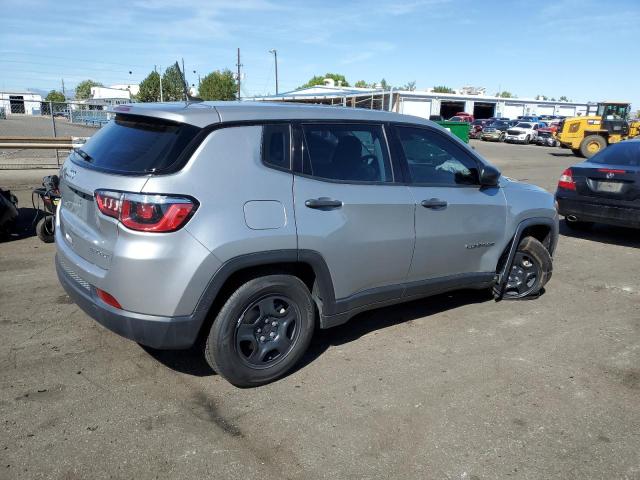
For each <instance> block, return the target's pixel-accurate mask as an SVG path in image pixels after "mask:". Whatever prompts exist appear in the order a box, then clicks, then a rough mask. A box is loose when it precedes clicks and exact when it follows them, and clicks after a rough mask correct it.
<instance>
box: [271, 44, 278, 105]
mask: <svg viewBox="0 0 640 480" xmlns="http://www.w3.org/2000/svg"><path fill="white" fill-rule="evenodd" d="M269 53H273V59H274V61H275V62H276V95H278V51H277V50H276V49H275V48H274V49H272V50H269Z"/></svg>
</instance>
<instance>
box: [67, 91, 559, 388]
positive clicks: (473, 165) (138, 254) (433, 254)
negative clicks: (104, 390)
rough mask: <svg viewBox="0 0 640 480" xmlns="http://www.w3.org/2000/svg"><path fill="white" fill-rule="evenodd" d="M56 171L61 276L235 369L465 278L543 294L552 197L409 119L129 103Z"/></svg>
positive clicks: (92, 310)
mask: <svg viewBox="0 0 640 480" xmlns="http://www.w3.org/2000/svg"><path fill="white" fill-rule="evenodd" d="M114 112H115V114H116V115H115V118H114V119H113V120H112V121H111V122H110V123H109V124H108V125H106V126H105V127H103V128H102V129H101V130H100V131H98V132H97V133H96V134H95V135H94V136H93V137H92V138H91V139H90V140H89V141H88V142H87V143H86V144H85V145H84V146H83V147H82V148H81V149H77V150H75V151H74V152H72V153H71V155H70V156H69V158H68V159H67V160H66V162H65V163H64V165H63V167H62V170H61V187H60V188H61V192H62V203H61V205H60V207H59V214H58V215H57V220H56V221H57V225H56V229H55V231H56V245H57V257H56V267H57V271H58V276H59V278H60V281H61V283H62V285H63V286H64V288H65V289H66V291H67V293H68V294H69V295H70V296H71V298H72V299H73V300H74V301H75V302H76V303H77V304H78V305H79V306H80V307H81V308H82V309H83V310H84V311H85V312H86V313H87V314H88V315H90V316H91V317H93V318H94V319H96V320H97V321H98V322H99V323H100V324H102V325H104V326H105V327H107V328H108V329H110V330H112V331H114V332H116V333H118V334H120V335H122V336H124V337H127V338H130V339H132V340H135V341H136V342H139V343H141V344H144V345H147V346H150V347H152V348H158V349H181V348H188V347H190V346H192V345H194V344H197V343H198V344H199V342H198V341H199V340H202V342H203V344H204V351H205V355H206V358H207V361H208V362H209V363H210V365H211V367H212V368H213V369H214V370H215V371H216V372H218V373H219V374H221V375H222V376H224V377H225V378H226V379H228V380H229V381H230V382H231V383H233V384H235V385H238V386H255V385H260V384H264V383H266V382H269V381H272V380H274V379H276V378H278V377H280V376H282V375H283V374H285V373H286V372H287V371H288V370H289V369H291V368H292V367H293V366H294V365H295V364H296V362H298V361H299V360H300V358H301V357H302V355H303V354H304V352H305V350H306V348H307V346H308V345H309V342H310V340H311V337H312V334H313V331H314V328H316V326H319V328H328V327H332V326H334V325H339V324H342V323H344V322H346V321H347V320H348V319H349V318H350V317H353V316H354V315H355V314H357V313H359V312H362V311H364V310H368V309H372V308H377V307H381V306H384V305H390V304H394V303H400V302H405V301H408V300H413V299H416V298H420V297H426V296H429V295H434V294H438V293H442V292H445V291H449V290H454V289H461V288H475V289H491V288H492V289H493V292H494V295H495V296H496V298H524V297H530V296H535V295H538V294H539V292H540V290H541V289H542V287H543V286H544V285H545V283H546V282H547V281H548V280H549V278H550V276H551V254H552V253H553V250H554V247H555V245H556V241H557V236H558V219H557V215H556V210H555V208H554V199H553V196H552V195H550V194H549V193H547V192H546V191H544V190H542V189H540V188H538V187H535V186H531V185H527V184H523V183H518V182H516V181H513V180H510V179H507V178H505V177H501V176H500V172H499V171H498V170H497V169H496V168H494V167H492V166H491V165H490V164H489V163H487V161H486V160H484V159H483V158H481V157H480V156H479V155H478V154H477V153H475V152H474V151H473V150H471V149H470V148H469V147H467V145H465V144H464V143H461V142H460V141H458V140H457V139H456V138H455V137H453V136H452V135H450V134H449V132H447V131H446V130H443V129H442V128H440V127H439V126H437V125H436V124H434V123H432V122H430V121H427V120H423V119H420V118H415V117H409V116H404V115H398V114H393V113H388V112H378V111H370V110H364V109H349V108H335V107H318V106H303V105H293V104H288V105H273V104H268V103H248V102H247V103H237V102H229V103H224V102H223V103H197V104H189V105H185V104H136V105H121V106H118V107H115V109H114Z"/></svg>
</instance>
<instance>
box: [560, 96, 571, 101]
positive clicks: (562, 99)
mask: <svg viewBox="0 0 640 480" xmlns="http://www.w3.org/2000/svg"><path fill="white" fill-rule="evenodd" d="M558 101H560V102H570V101H571V100H569V99H568V98H567V97H565V96H564V95H562V96H561V97H560V98H559V99H558Z"/></svg>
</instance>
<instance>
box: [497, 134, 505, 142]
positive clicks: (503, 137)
mask: <svg viewBox="0 0 640 480" xmlns="http://www.w3.org/2000/svg"><path fill="white" fill-rule="evenodd" d="M505 137H506V135H505V134H504V133H503V134H502V135H500V138H499V139H498V141H499V142H504V139H505Z"/></svg>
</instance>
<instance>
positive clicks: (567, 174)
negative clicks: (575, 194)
mask: <svg viewBox="0 0 640 480" xmlns="http://www.w3.org/2000/svg"><path fill="white" fill-rule="evenodd" d="M558 188H564V189H565V190H575V189H576V182H574V181H573V173H572V172H571V169H570V168H567V169H566V170H565V171H564V172H562V175H560V180H559V181H558Z"/></svg>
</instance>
